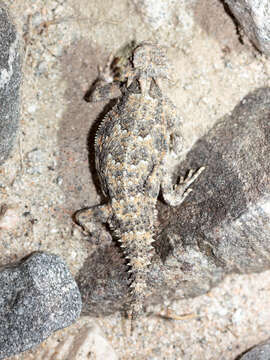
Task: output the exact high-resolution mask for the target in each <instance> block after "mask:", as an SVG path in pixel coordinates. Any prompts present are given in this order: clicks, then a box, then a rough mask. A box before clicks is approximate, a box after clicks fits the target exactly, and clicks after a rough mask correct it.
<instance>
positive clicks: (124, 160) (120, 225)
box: [75, 43, 203, 319]
mask: <svg viewBox="0 0 270 360" xmlns="http://www.w3.org/2000/svg"><path fill="white" fill-rule="evenodd" d="M166 76H167V62H166V58H165V54H164V53H163V51H162V50H161V49H160V48H159V47H157V46H155V45H152V44H149V43H142V44H141V45H139V46H138V47H137V48H136V49H135V50H134V53H133V59H132V60H131V62H130V66H129V67H128V69H127V76H126V78H127V82H126V84H124V85H123V86H122V88H121V91H122V97H120V98H119V100H118V102H117V104H116V105H115V106H114V107H113V109H112V110H111V111H110V112H109V113H108V114H107V115H106V116H105V118H104V120H103V122H102V123H101V125H100V127H99V129H98V131H97V135H96V142H95V151H96V167H97V172H98V174H99V178H100V182H101V185H102V190H103V192H104V194H105V196H106V197H107V198H108V203H107V204H105V205H100V206H96V207H91V208H88V209H82V210H80V211H78V212H77V213H76V215H75V216H76V221H77V223H79V224H80V225H82V226H83V227H85V228H87V229H88V230H89V232H90V233H91V234H92V235H93V236H96V237H98V236H99V232H100V229H101V227H100V225H99V224H100V223H108V224H109V225H110V228H111V230H112V232H113V234H114V236H115V237H116V238H117V239H118V241H119V242H120V243H121V247H122V249H123V252H124V254H125V257H126V258H127V259H128V264H129V266H130V272H131V278H132V283H131V303H130V312H129V314H130V316H131V318H132V319H136V318H137V317H138V316H139V315H141V313H142V310H143V303H144V294H145V288H146V286H147V285H146V278H147V271H148V270H147V269H148V266H149V264H150V263H151V258H152V256H153V251H154V249H153V247H152V245H151V244H152V242H153V226H154V222H155V217H156V209H155V206H156V201H157V197H158V195H159V193H160V190H161V191H162V195H163V198H164V200H165V201H166V203H168V204H169V205H172V206H177V205H179V204H181V202H182V201H183V200H184V199H185V197H186V196H187V195H188V193H189V192H190V191H191V189H188V186H189V185H190V184H191V183H192V182H193V181H194V180H195V179H196V178H197V177H198V176H199V174H200V173H201V171H202V170H203V168H201V169H199V170H198V171H197V172H196V173H195V174H194V173H193V172H192V171H191V172H190V173H189V175H188V177H187V178H186V179H185V180H184V179H183V178H181V179H180V182H179V184H177V185H173V184H172V182H171V178H170V176H169V174H168V170H167V167H168V166H166V164H167V163H168V161H169V157H170V155H171V153H172V152H174V153H179V151H181V148H182V137H181V134H180V121H179V117H178V116H177V112H176V108H175V107H174V105H173V104H172V103H171V101H170V100H169V99H168V98H167V97H164V96H163V94H162V92H161V90H160V88H159V86H158V80H159V79H160V78H162V77H166ZM105 78H106V76H104V77H103V79H101V81H100V84H98V85H99V86H97V88H96V90H95V92H94V93H93V96H92V100H93V101H97V100H100V99H102V98H103V99H104V94H105V95H106V96H105V97H107V98H108V97H110V89H109V88H110V87H111V88H112V89H114V87H115V86H117V85H118V84H116V83H115V82H113V81H112V82H111V83H108V82H107V83H106V82H105V81H104V79H105ZM100 85H102V86H100ZM86 224H87V225H86Z"/></svg>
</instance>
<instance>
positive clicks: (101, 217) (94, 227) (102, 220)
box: [74, 204, 111, 242]
mask: <svg viewBox="0 0 270 360" xmlns="http://www.w3.org/2000/svg"><path fill="white" fill-rule="evenodd" d="M110 216H111V206H110V205H109V204H105V205H96V206H92V207H89V208H85V209H81V210H78V211H77V212H76V213H75V215H74V218H75V222H76V223H77V224H78V225H80V226H81V227H82V228H83V229H84V230H86V231H87V232H89V233H90V234H91V236H92V237H93V238H94V239H95V240H96V241H97V242H99V240H100V238H101V237H102V235H105V233H106V235H107V231H106V230H105V229H104V226H103V224H106V223H107V222H108V221H109V219H110Z"/></svg>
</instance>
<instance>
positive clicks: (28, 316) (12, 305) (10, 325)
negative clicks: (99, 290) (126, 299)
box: [0, 252, 81, 359]
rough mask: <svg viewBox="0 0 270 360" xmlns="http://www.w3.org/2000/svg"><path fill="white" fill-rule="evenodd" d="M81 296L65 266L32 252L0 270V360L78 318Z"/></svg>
mask: <svg viewBox="0 0 270 360" xmlns="http://www.w3.org/2000/svg"><path fill="white" fill-rule="evenodd" d="M80 311H81V297H80V292H79V290H78V287H77V284H76V283H75V281H74V280H73V278H72V276H71V274H70V272H69V270H68V269H67V266H66V264H65V263H64V262H63V260H61V259H60V258H59V257H58V256H56V255H51V254H46V253H41V252H40V253H34V254H33V255H31V256H30V257H28V258H27V259H26V260H24V261H22V262H21V263H19V264H15V265H10V266H7V267H4V268H2V269H1V271H0V359H5V358H6V357H8V356H11V355H14V354H18V353H20V352H22V351H25V350H27V349H29V348H31V347H33V346H35V345H37V344H39V343H40V342H42V341H43V340H45V339H46V338H47V337H48V336H49V335H50V334H52V333H53V332H54V331H56V330H58V329H61V328H64V327H66V326H69V325H70V324H71V323H73V322H74V321H75V320H76V319H77V318H78V317H79V315H80Z"/></svg>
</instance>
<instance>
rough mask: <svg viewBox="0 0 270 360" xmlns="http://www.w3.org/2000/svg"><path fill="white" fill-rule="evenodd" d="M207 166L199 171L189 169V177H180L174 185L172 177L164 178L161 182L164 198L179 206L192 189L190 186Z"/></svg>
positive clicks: (171, 204)
mask: <svg viewBox="0 0 270 360" xmlns="http://www.w3.org/2000/svg"><path fill="white" fill-rule="evenodd" d="M204 169H205V167H201V168H199V169H198V170H197V171H194V170H189V172H188V175H187V177H186V178H185V179H184V177H183V176H181V177H180V180H179V182H178V184H176V185H173V184H172V181H171V179H170V178H164V179H163V180H162V183H161V190H162V195H163V199H164V200H165V202H166V203H167V204H168V205H170V206H179V205H180V204H181V203H182V202H183V201H184V200H185V198H186V197H187V196H188V194H189V193H190V192H191V191H192V189H190V188H189V186H190V185H191V184H192V183H193V182H194V181H195V180H196V179H197V178H198V177H199V176H200V174H201V173H202V172H203V170H204Z"/></svg>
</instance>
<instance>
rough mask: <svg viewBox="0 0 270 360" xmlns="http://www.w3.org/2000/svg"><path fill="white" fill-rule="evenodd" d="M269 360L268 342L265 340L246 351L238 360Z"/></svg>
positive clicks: (269, 345) (269, 341) (269, 342)
mask: <svg viewBox="0 0 270 360" xmlns="http://www.w3.org/2000/svg"><path fill="white" fill-rule="evenodd" d="M269 359H270V340H267V341H265V342H263V343H261V344H259V345H257V346H255V347H254V348H253V349H251V350H249V351H247V352H246V353H245V354H244V355H243V356H241V357H239V358H238V360H269Z"/></svg>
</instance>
